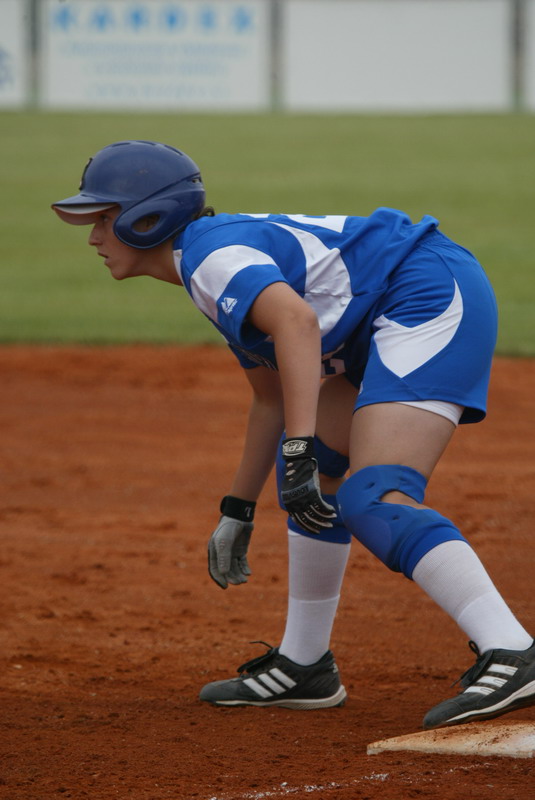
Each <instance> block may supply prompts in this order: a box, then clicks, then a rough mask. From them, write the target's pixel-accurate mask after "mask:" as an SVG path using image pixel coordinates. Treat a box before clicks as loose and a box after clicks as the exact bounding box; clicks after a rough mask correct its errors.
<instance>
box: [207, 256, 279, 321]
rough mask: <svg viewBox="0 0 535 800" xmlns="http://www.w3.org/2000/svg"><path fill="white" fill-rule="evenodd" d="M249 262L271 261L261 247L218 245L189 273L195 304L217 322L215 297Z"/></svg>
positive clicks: (219, 294) (217, 297)
mask: <svg viewBox="0 0 535 800" xmlns="http://www.w3.org/2000/svg"><path fill="white" fill-rule="evenodd" d="M252 264H275V262H274V261H273V259H272V258H271V257H270V256H268V255H266V253H263V252H262V251H261V250H256V249H255V248H254V247H247V246H246V245H241V244H233V245H229V246H228V247H221V248H220V249H219V250H214V251H213V252H212V253H210V255H208V256H206V258H205V259H204V261H201V263H200V264H199V266H198V267H197V269H196V270H195V272H194V273H193V275H192V276H191V296H192V297H193V301H194V303H195V305H196V306H197V308H199V309H200V310H201V311H202V312H203V313H204V314H206V315H207V316H208V317H210V319H212V320H214V322H217V301H218V299H219V297H220V296H221V295H222V294H223V292H224V291H225V289H226V287H227V284H228V283H229V281H230V280H231V279H232V278H233V277H234V275H236V274H237V273H238V272H240V271H241V270H242V269H244V268H245V267H249V266H251V265H252ZM275 266H276V264H275Z"/></svg>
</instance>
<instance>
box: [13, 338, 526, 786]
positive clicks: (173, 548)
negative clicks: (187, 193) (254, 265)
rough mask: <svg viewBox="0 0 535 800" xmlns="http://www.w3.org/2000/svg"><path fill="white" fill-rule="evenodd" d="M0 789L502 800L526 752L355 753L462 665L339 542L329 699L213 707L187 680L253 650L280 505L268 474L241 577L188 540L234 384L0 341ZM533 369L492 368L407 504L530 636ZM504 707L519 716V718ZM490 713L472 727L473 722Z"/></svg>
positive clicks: (418, 709)
mask: <svg viewBox="0 0 535 800" xmlns="http://www.w3.org/2000/svg"><path fill="white" fill-rule="evenodd" d="M0 375H1V387H2V389H1V410H2V422H1V425H2V433H1V443H2V446H1V455H0V469H1V472H2V483H3V494H2V499H1V501H0V530H1V542H2V546H1V549H0V600H1V616H0V643H1V653H0V659H1V669H2V679H1V682H0V702H1V716H0V727H1V730H2V734H1V740H0V756H1V762H0V798H6V800H49V798H58V797H66V798H67V797H70V798H91V800H111V798H129V799H130V798H132V799H133V800H138V798H139V800H163V799H164V798H172V800H189V799H190V798H195V800H211V799H215V800H242V799H243V800H245V799H247V800H260V799H261V800H263V799H264V798H284V797H287V798H291V800H304V798H318V800H319V799H320V798H321V800H368V799H370V800H375V798H381V800H402V798H440V800H460V799H462V800H466V798H477V799H478V800H488V798H489V797H497V798H500V800H517V798H519V797H527V796H528V795H529V792H530V791H533V787H534V785H535V781H534V761H533V759H508V758H488V757H472V756H443V755H439V756H437V755H425V754H415V753H398V752H395V753H382V754H379V755H373V756H368V755H366V746H367V744H368V743H369V742H373V741H377V740H379V739H384V738H388V737H392V736H398V735H401V734H404V733H411V732H414V731H418V730H419V729H420V724H421V719H422V717H423V715H424V713H425V712H426V711H427V710H428V708H430V707H431V706H432V705H434V704H435V703H436V702H438V701H440V700H441V699H443V698H445V697H448V696H450V695H451V694H452V693H454V692H455V689H451V688H450V685H451V683H452V682H453V681H454V680H455V679H457V678H458V677H459V675H460V673H461V672H463V671H464V670H465V669H466V668H467V667H468V666H470V665H471V663H473V659H472V654H471V653H470V651H469V650H468V647H467V645H466V641H465V637H464V636H463V634H462V633H461V632H459V631H458V629H457V628H456V626H455V625H454V624H453V623H452V622H451V621H450V620H449V619H448V618H447V617H445V615H444V614H443V612H441V611H440V610H439V609H437V608H435V607H434V605H433V604H432V603H431V602H430V601H429V600H428V599H427V598H426V597H424V596H423V594H422V593H421V592H420V590H419V589H418V587H416V586H415V585H413V584H412V583H410V582H408V581H407V580H406V579H404V578H402V577H401V576H399V575H394V574H392V573H390V572H388V571H387V570H386V569H385V568H384V567H383V566H382V565H381V564H379V562H377V561H376V560H375V559H374V557H373V556H371V555H370V554H368V553H367V552H366V551H364V549H363V548H362V547H361V546H360V545H359V544H358V543H356V542H355V543H354V545H353V550H352V554H351V558H350V563H349V567H348V571H347V576H346V580H345V585H344V590H343V595H342V601H341V606H340V611H339V614H338V618H337V621H336V626H335V631H334V637H333V649H334V651H335V655H336V658H337V661H338V665H339V667H340V670H341V674H342V679H343V682H344V684H345V686H346V688H347V689H348V693H349V700H348V702H347V704H346V706H345V707H344V708H341V709H333V710H329V711H319V712H296V711H290V710H284V709H253V708H243V709H217V708H213V707H211V706H207V705H205V704H201V703H200V702H199V701H198V699H197V694H198V691H199V689H200V688H201V686H202V685H203V684H204V683H206V682H207V681H210V680H216V679H219V678H224V677H228V676H230V675H232V674H234V671H235V669H236V667H237V666H238V665H239V664H240V663H242V662H243V661H246V660H247V659H249V658H251V657H254V656H255V655H258V654H260V653H261V652H263V647H262V645H258V644H250V642H251V641H252V640H256V639H262V640H264V641H266V642H269V643H272V644H277V643H278V641H279V639H280V636H281V633H282V630H283V626H284V618H285V610H286V609H285V604H286V587H287V577H286V540H285V517H284V515H283V513H282V512H281V511H280V510H279V509H278V506H277V502H276V496H275V488H274V482H273V481H272V480H271V481H270V483H269V485H268V487H267V488H266V490H265V492H264V495H263V497H262V499H261V501H260V503H259V510H258V512H257V522H256V529H255V534H254V539H253V545H252V550H251V565H252V568H253V573H254V574H253V576H252V578H251V579H250V582H249V584H248V585H247V586H241V587H231V588H230V589H229V590H228V591H226V592H224V591H222V590H220V589H219V588H218V587H217V586H216V585H215V584H214V583H213V582H212V581H211V580H210V579H209V577H208V574H207V570H206V543H207V540H208V537H209V535H210V532H211V530H212V529H213V527H214V525H215V523H216V521H217V518H218V506H219V501H220V498H221V496H222V495H223V494H225V493H226V492H227V490H228V485H229V477H230V475H231V474H232V472H233V469H234V467H235V466H236V464H237V461H238V458H239V455H240V444H241V441H242V437H243V431H244V426H245V418H246V414H247V408H248V402H249V390H248V388H247V386H246V383H245V380H244V378H243V375H242V374H241V371H240V368H239V367H238V366H237V364H235V362H234V360H233V358H232V356H231V355H230V354H229V353H228V352H227V350H226V349H224V348H217V347H201V348H178V347H176V348H175V347H158V348H152V347H145V346H140V347H132V348H127V347H125V348H102V349H91V348H72V347H67V348H55V347H39V348H32V347H18V346H17V347H5V348H2V349H0ZM534 397H535V362H534V361H530V360H525V359H519V360H508V359H497V360H496V362H495V367H494V372H493V378H492V385H491V393H490V410H489V415H488V418H487V420H486V421H485V422H484V423H483V424H480V425H474V426H462V427H461V428H460V429H459V431H458V432H457V434H456V436H455V438H454V441H453V443H452V445H451V446H450V448H449V450H448V452H447V453H446V456H445V457H444V459H443V461H442V463H441V464H440V465H439V467H438V469H437V471H436V473H435V475H434V477H433V479H432V481H431V484H430V487H429V490H428V495H427V502H429V503H430V504H432V505H434V506H435V507H436V508H437V509H438V510H440V511H442V512H444V513H446V514H448V515H449V516H451V517H452V518H453V519H454V520H455V521H456V522H457V523H458V524H459V525H460V526H461V528H462V530H463V531H464V533H465V534H466V535H467V537H468V538H469V540H470V541H471V542H472V543H473V544H474V546H475V547H476V549H477V551H478V553H479V554H480V556H481V557H482V559H483V560H484V562H485V563H486V565H487V567H488V568H489V571H490V573H491V575H492V577H493V578H494V580H495V581H496V583H497V585H498V588H499V589H500V590H501V591H502V593H503V594H504V595H505V597H506V599H507V600H508V602H509V603H510V605H511V606H512V608H513V610H514V611H515V612H516V613H517V614H518V615H519V617H520V619H521V620H522V622H523V623H524V624H525V625H526V627H527V628H528V629H529V630H531V631H533V632H535V602H534V599H533V562H534V556H535V538H534V535H533V519H534V513H533V512H534V506H535V500H534V497H535V454H534V444H535V414H534V410H533V404H534ZM503 719H504V720H508V721H509V720H511V721H512V720H521V721H533V724H534V725H535V709H533V708H532V709H524V710H523V711H520V712H517V713H514V714H511V715H509V716H507V717H504V718H503ZM488 724H489V725H491V726H492V725H495V724H497V723H496V722H490V723H488ZM530 787H531V788H530Z"/></svg>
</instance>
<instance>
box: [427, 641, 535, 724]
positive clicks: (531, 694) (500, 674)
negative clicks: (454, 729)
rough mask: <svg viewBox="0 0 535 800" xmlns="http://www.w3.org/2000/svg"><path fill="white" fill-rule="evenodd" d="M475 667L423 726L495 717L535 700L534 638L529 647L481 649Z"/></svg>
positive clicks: (428, 713)
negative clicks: (457, 691) (457, 690)
mask: <svg viewBox="0 0 535 800" xmlns="http://www.w3.org/2000/svg"><path fill="white" fill-rule="evenodd" d="M470 648H471V649H472V650H473V651H474V653H475V654H476V656H477V661H476V663H475V664H474V666H473V667H470V669H469V670H467V672H465V673H464V675H462V676H461V677H460V678H459V681H460V683H461V686H462V687H463V691H462V692H461V693H460V694H458V695H457V697H452V698H450V699H449V700H444V702H442V703H439V704H438V706H435V707H434V708H432V709H431V711H428V712H427V714H426V715H425V717H424V722H423V727H424V728H438V727H440V726H441V725H461V724H463V723H464V722H474V721H476V720H484V719H492V718H493V717H499V716H500V715H501V714H507V713H508V712H509V711H514V710H515V709H517V708H523V707H524V706H530V705H534V704H535V641H534V642H533V644H532V646H531V647H529V648H528V649H527V650H489V651H488V652H486V653H483V655H481V653H480V652H479V650H478V648H477V645H476V644H475V643H474V642H470Z"/></svg>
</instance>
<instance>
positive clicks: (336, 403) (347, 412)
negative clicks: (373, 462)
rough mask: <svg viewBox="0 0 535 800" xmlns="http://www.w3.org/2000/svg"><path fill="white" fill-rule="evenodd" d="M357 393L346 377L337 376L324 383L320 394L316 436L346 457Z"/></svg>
mask: <svg viewBox="0 0 535 800" xmlns="http://www.w3.org/2000/svg"><path fill="white" fill-rule="evenodd" d="M357 393H358V392H357V389H356V388H355V387H354V386H353V384H351V383H350V382H349V381H348V380H347V378H346V377H345V375H335V376H333V377H332V378H327V379H326V380H324V381H323V382H322V385H321V389H320V394H319V401H318V413H317V418H316V434H317V435H318V436H319V438H320V439H321V441H322V442H323V443H324V444H326V445H327V446H328V447H330V448H332V449H333V450H336V451H337V452H338V453H341V454H342V455H345V456H348V455H349V433H350V430H351V421H352V418H353V410H354V407H355V403H356V400H357Z"/></svg>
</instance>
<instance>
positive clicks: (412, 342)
mask: <svg viewBox="0 0 535 800" xmlns="http://www.w3.org/2000/svg"><path fill="white" fill-rule="evenodd" d="M453 283H454V284H455V292H454V295H453V299H452V301H451V303H450V304H449V306H448V307H447V309H446V310H445V311H443V312H442V314H439V315H438V317H433V319H430V320H428V321H427V322H422V323H421V324H420V325H415V326H414V327H412V328H410V327H408V326H406V325H401V324H400V323H399V322H395V320H391V319H388V317H386V316H385V315H384V314H382V315H381V316H380V317H377V319H376V320H374V323H373V324H374V327H375V328H377V333H376V334H375V337H374V338H375V344H376V346H377V350H378V351H379V356H380V357H381V361H382V362H383V364H384V365H385V367H388V369H389V370H390V371H391V372H393V373H394V374H395V375H397V376H398V377H399V378H404V377H405V375H408V374H409V373H410V372H413V371H414V370H415V369H418V367H421V366H422V364H425V363H426V361H429V360H430V359H431V358H433V356H436V355H437V353H440V351H441V350H443V349H444V348H445V347H446V345H447V344H449V343H450V342H451V340H452V339H453V337H454V336H455V334H456V332H457V329H458V327H459V325H460V324H461V320H462V318H463V298H462V296H461V292H460V290H459V287H458V285H457V281H455V280H454V281H453Z"/></svg>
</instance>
